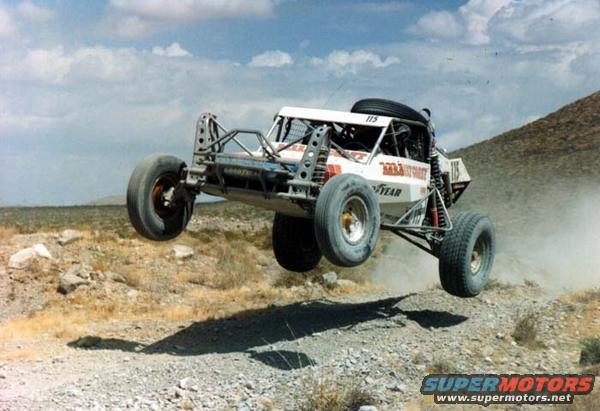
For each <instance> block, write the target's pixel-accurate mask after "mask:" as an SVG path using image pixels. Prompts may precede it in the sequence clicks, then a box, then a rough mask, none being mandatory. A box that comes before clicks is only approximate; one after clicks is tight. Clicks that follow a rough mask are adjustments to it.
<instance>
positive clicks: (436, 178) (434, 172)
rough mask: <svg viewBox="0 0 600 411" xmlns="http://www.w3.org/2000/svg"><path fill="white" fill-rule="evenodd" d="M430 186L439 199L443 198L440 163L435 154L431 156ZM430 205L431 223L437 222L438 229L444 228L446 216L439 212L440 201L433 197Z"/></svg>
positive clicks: (443, 189) (443, 188) (443, 187)
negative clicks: (438, 194) (435, 189)
mask: <svg viewBox="0 0 600 411" xmlns="http://www.w3.org/2000/svg"><path fill="white" fill-rule="evenodd" d="M431 184H432V185H433V186H435V188H437V190H438V191H439V193H440V196H441V198H445V192H446V187H445V186H444V180H443V179H442V172H441V170H440V161H439V158H438V154H437V153H436V152H434V153H432V154H431ZM431 204H432V207H431V212H432V216H431V218H432V221H433V222H434V223H435V221H436V220H437V221H438V224H439V226H440V227H445V226H446V216H445V215H444V213H443V212H441V213H440V212H439V207H438V205H439V204H440V201H439V200H438V199H437V198H435V197H434V199H433V201H431ZM434 226H435V224H434Z"/></svg>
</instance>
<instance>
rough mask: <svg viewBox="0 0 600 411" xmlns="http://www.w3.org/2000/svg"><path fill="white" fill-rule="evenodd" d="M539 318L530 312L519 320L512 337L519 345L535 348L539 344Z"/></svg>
mask: <svg viewBox="0 0 600 411" xmlns="http://www.w3.org/2000/svg"><path fill="white" fill-rule="evenodd" d="M537 321H538V316H537V314H535V313H534V312H532V311H528V312H526V313H524V314H522V315H520V316H519V317H518V318H517V322H516V323H515V328H514V329H513V332H512V334H511V336H512V337H513V338H514V340H515V341H516V342H517V344H519V345H526V346H533V345H535V344H536V343H537Z"/></svg>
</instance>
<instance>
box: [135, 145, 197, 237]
mask: <svg viewBox="0 0 600 411" xmlns="http://www.w3.org/2000/svg"><path fill="white" fill-rule="evenodd" d="M184 168H185V163H184V162H183V161H182V160H180V159H178V158H177V157H174V156H170V155H164V154H155V155H152V156H149V157H146V158H145V159H143V160H142V161H141V162H140V163H139V164H138V165H137V166H136V168H135V170H133V173H132V174H131V178H130V179H129V185H128V186H127V212H128V214H129V220H130V221H131V224H132V225H133V227H134V228H135V230H136V231H137V232H138V233H139V234H141V235H142V236H144V237H146V238H148V239H150V240H155V241H166V240H171V239H173V238H175V237H177V236H178V235H179V234H181V232H182V231H183V230H184V229H185V227H186V226H187V223H188V222H189V221H190V218H191V217H192V212H193V209H194V200H193V199H192V200H189V201H183V200H182V201H179V202H177V203H175V204H173V205H172V206H171V207H167V206H165V205H164V203H163V201H162V195H163V194H164V193H165V192H166V191H168V190H170V189H171V188H174V187H176V186H177V184H179V181H180V179H181V172H182V170H183V169H184Z"/></svg>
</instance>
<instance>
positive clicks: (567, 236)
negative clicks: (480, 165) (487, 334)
mask: <svg viewBox="0 0 600 411" xmlns="http://www.w3.org/2000/svg"><path fill="white" fill-rule="evenodd" d="M556 193H557V190H553V195H552V198H540V197H539V196H538V198H537V199H536V201H535V202H533V203H535V204H537V205H538V206H528V207H525V208H521V209H520V210H517V208H516V206H515V204H514V203H513V204H512V205H510V204H509V205H508V206H512V207H515V209H514V210H509V211H512V213H508V212H507V209H506V206H507V205H506V204H499V205H498V208H496V209H494V208H493V207H492V206H490V207H489V209H490V210H491V211H490V212H489V213H488V214H489V215H490V216H491V218H492V220H493V221H494V223H495V225H496V228H497V243H498V247H497V252H496V259H495V263H494V269H493V273H492V278H495V279H497V280H499V281H500V282H504V283H510V284H518V283H522V282H523V281H525V280H529V281H534V282H535V283H537V284H538V285H540V286H541V287H544V288H546V289H548V290H549V291H551V292H554V293H562V292H569V291H575V290H579V289H584V288H590V287H599V286H600V186H593V187H586V188H585V189H583V188H581V187H580V188H579V189H578V190H577V193H576V194H575V193H571V195H563V196H560V197H561V198H559V197H558V196H556ZM563 193H564V191H563ZM540 204H541V205H542V206H539V205H540ZM503 206H504V207H505V208H504V209H503V210H500V209H499V208H501V207H503ZM509 215H513V216H516V215H518V216H519V217H518V218H510V217H506V216H509ZM502 216H504V218H503V217H502ZM437 263H438V262H437V259H436V258H434V257H432V256H430V255H428V254H427V253H425V252H423V251H421V250H419V249H417V248H416V247H414V246H412V245H411V244H409V243H407V242H405V241H404V240H402V239H400V238H393V239H392V240H391V241H390V243H389V245H388V246H387V247H386V250H385V253H384V256H383V257H382V258H381V262H380V263H379V264H378V266H377V267H376V269H375V272H374V274H373V280H374V281H375V282H376V283H378V284H381V285H383V286H384V287H386V288H387V289H390V290H393V291H395V292H402V293H409V292H416V291H421V290H423V289H426V288H429V287H432V286H434V285H436V284H439V278H438V264H437Z"/></svg>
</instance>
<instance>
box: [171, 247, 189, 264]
mask: <svg viewBox="0 0 600 411" xmlns="http://www.w3.org/2000/svg"><path fill="white" fill-rule="evenodd" d="M171 251H173V253H174V254H175V258H177V259H180V260H185V259H186V258H191V257H192V256H193V255H194V250H193V249H192V247H188V246H187V245H181V244H177V245H174V246H173V248H172V249H171Z"/></svg>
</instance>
